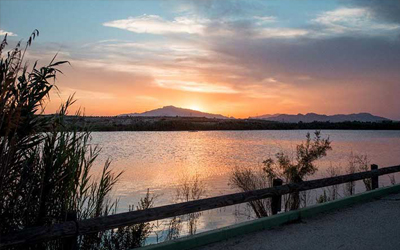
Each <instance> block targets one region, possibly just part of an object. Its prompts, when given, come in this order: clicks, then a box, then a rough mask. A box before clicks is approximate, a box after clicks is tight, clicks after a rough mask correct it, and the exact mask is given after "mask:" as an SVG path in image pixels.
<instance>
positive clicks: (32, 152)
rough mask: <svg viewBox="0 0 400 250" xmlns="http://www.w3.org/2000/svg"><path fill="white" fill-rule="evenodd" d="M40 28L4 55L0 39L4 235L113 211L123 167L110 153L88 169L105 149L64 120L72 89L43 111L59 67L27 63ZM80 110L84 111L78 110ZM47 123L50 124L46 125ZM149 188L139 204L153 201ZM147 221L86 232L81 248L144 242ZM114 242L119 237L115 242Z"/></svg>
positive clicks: (58, 244)
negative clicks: (96, 169) (51, 111)
mask: <svg viewBox="0 0 400 250" xmlns="http://www.w3.org/2000/svg"><path fill="white" fill-rule="evenodd" d="M38 35H39V31H37V30H35V31H34V32H33V33H32V35H31V36H30V37H29V39H28V41H27V42H26V45H25V47H24V48H23V49H21V43H18V44H17V46H16V47H15V48H14V49H12V50H10V51H9V52H7V53H6V54H5V55H4V50H5V48H6V45H7V36H5V38H4V40H3V41H2V43H1V44H0V56H1V59H0V159H1V160H0V221H1V223H0V236H1V235H2V234H9V233H12V232H14V231H16V230H21V229H24V228H27V227H32V226H42V225H50V224H54V223H59V222H63V221H66V220H67V216H68V214H71V213H75V214H76V216H77V219H78V220H81V219H88V218H94V217H99V216H105V215H108V214H110V213H115V211H116V205H117V202H116V201H111V200H110V198H109V194H110V192H111V190H112V188H113V186H114V185H115V183H116V182H117V181H118V179H119V177H120V175H121V173H114V172H113V171H111V170H110V161H106V163H105V165H104V166H103V170H102V172H101V175H100V177H99V178H98V179H94V178H93V177H92V176H91V174H90V172H91V169H92V166H93V164H94V162H95V160H96V158H97V157H98V155H99V152H100V149H99V148H97V147H94V146H92V145H90V138H91V135H90V132H89V130H88V129H86V128H85V127H83V128H82V127H80V128H79V129H78V128H77V127H75V126H74V125H73V124H72V125H71V124H69V125H68V127H67V126H66V123H65V118H66V115H67V114H68V109H69V107H70V106H71V105H72V104H73V103H74V100H73V97H70V98H69V99H68V100H67V101H66V103H65V104H62V105H61V107H60V108H59V110H58V111H57V113H56V114H55V115H53V116H43V115H41V114H43V113H44V107H45V104H46V103H47V102H48V100H49V95H50V91H51V90H52V89H54V88H56V86H55V80H56V76H57V74H58V73H61V71H60V70H59V67H60V66H61V65H64V64H66V63H68V62H66V61H57V62H56V61H55V59H56V57H54V58H53V60H51V61H50V63H49V64H48V65H46V66H43V67H40V68H38V67H37V63H36V62H35V63H34V64H33V66H32V67H29V66H28V64H27V63H26V62H25V60H24V55H25V53H26V51H27V49H28V47H30V46H31V44H32V41H33V40H34V39H35V38H36V37H37V36H38ZM75 115H77V116H79V115H80V112H79V111H78V112H77V113H76V114H75ZM43 131H46V132H43ZM152 204H153V200H152V198H151V197H150V196H149V194H148V195H147V196H146V197H145V198H144V199H142V200H141V203H140V204H139V206H138V207H137V209H146V208H149V207H150V206H152ZM149 230H151V228H149V226H148V225H147V224H139V225H135V226H132V227H125V228H120V229H117V230H113V231H105V232H99V233H96V234H91V235H84V236H82V237H80V238H79V239H78V242H77V244H78V246H79V247H80V249H128V248H132V247H137V246H140V245H142V244H143V243H144V240H143V238H145V237H147V235H148V234H149ZM115 242H118V244H117V243H115ZM21 248H22V249H37V248H38V249H62V248H63V246H62V241H60V240H55V241H52V242H46V243H40V244H36V245H32V246H23V247H21Z"/></svg>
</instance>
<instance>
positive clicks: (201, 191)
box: [170, 174, 206, 235]
mask: <svg viewBox="0 0 400 250" xmlns="http://www.w3.org/2000/svg"><path fill="white" fill-rule="evenodd" d="M205 194H206V187H205V184H204V183H203V182H202V181H201V180H200V178H199V175H198V174H196V175H194V176H193V177H192V178H188V177H186V178H183V179H182V180H181V181H180V185H179V186H178V188H177V189H176V200H177V202H188V201H194V200H198V199H201V198H203V197H204V195H205ZM200 216H201V212H198V213H190V214H187V215H183V216H181V218H180V220H182V221H186V223H187V229H188V234H189V235H193V234H195V233H196V230H197V221H198V219H199V218H200ZM178 221H179V220H178V219H177V218H173V220H172V223H170V226H172V227H170V229H173V230H172V231H174V232H175V235H176V232H177V230H176V229H177V227H176V226H175V227H174V226H173V225H174V223H175V224H176V222H178Z"/></svg>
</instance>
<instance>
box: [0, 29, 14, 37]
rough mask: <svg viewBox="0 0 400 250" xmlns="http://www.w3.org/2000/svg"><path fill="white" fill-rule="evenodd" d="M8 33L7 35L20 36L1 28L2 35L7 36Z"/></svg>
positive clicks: (0, 33)
mask: <svg viewBox="0 0 400 250" xmlns="http://www.w3.org/2000/svg"><path fill="white" fill-rule="evenodd" d="M6 34H7V36H18V35H17V34H15V33H12V32H10V31H5V30H0V36H5V35H6Z"/></svg>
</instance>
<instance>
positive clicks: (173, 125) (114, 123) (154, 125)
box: [67, 116, 400, 131]
mask: <svg viewBox="0 0 400 250" xmlns="http://www.w3.org/2000/svg"><path fill="white" fill-rule="evenodd" d="M67 123H68V124H70V125H74V126H77V127H88V128H90V130H92V131H198V130H199V131H207V130H290V129H310V130H315V129H317V130H323V129H343V130H400V122H392V121H388V122H339V123H331V122H311V123H303V122H299V123H282V122H274V121H265V120H258V119H214V118H203V117H120V116H113V117H104V116H103V117H94V116H84V117H83V116H82V117H77V116H68V118H67Z"/></svg>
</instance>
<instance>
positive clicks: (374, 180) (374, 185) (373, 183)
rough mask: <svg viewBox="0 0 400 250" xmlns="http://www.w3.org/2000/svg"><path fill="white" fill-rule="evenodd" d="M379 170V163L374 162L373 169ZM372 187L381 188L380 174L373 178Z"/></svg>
mask: <svg viewBox="0 0 400 250" xmlns="http://www.w3.org/2000/svg"><path fill="white" fill-rule="evenodd" d="M374 170H378V165H376V164H372V165H371V171H374ZM371 188H372V190H374V189H377V188H379V176H373V177H372V178H371Z"/></svg>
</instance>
